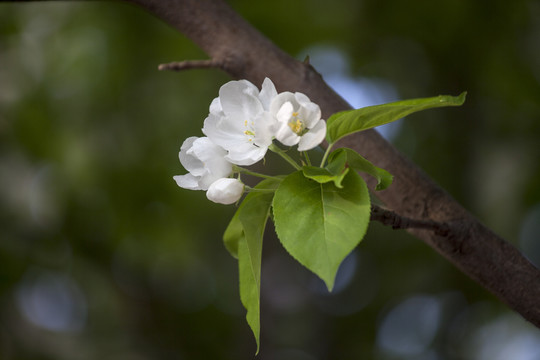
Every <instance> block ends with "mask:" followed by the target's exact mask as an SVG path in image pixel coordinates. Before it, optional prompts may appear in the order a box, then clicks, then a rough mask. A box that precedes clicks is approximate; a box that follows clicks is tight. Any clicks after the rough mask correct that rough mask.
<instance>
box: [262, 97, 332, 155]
mask: <svg viewBox="0 0 540 360" xmlns="http://www.w3.org/2000/svg"><path fill="white" fill-rule="evenodd" d="M270 113H272V115H273V116H274V117H275V118H276V119H277V122H278V125H277V129H276V133H275V137H276V139H277V140H279V141H280V142H281V143H282V144H284V145H287V146H293V145H296V144H298V151H306V150H310V149H313V148H314V147H316V146H317V145H319V144H320V143H321V142H322V141H323V140H324V137H325V135H326V122H325V121H324V120H322V119H321V109H320V108H319V105H317V104H315V103H313V102H311V101H310V100H309V98H308V97H307V96H306V95H304V94H302V93H299V92H297V93H294V94H293V93H291V92H283V93H280V94H279V95H277V96H276V97H275V98H274V99H273V100H272V103H271V104H270Z"/></svg>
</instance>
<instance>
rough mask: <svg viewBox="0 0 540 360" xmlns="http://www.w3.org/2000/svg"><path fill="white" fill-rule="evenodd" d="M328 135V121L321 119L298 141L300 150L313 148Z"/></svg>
mask: <svg viewBox="0 0 540 360" xmlns="http://www.w3.org/2000/svg"><path fill="white" fill-rule="evenodd" d="M325 136H326V122H325V121H324V120H320V121H319V122H318V123H317V124H316V125H315V126H314V127H313V128H312V129H310V130H309V131H308V132H307V133H305V134H304V135H303V136H302V138H301V139H300V142H299V143H298V151H306V150H310V149H313V148H314V147H316V146H317V145H319V144H320V143H321V142H322V141H323V140H324V137H325Z"/></svg>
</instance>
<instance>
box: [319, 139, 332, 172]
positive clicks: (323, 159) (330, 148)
mask: <svg viewBox="0 0 540 360" xmlns="http://www.w3.org/2000/svg"><path fill="white" fill-rule="evenodd" d="M332 146H334V144H333V143H332V144H328V147H327V148H326V151H325V152H324V155H323V158H322V160H321V165H320V166H319V167H321V168H323V167H324V164H325V163H326V159H327V158H328V155H329V154H330V150H332Z"/></svg>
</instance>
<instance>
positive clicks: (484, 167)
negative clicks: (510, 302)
mask: <svg viewBox="0 0 540 360" xmlns="http://www.w3.org/2000/svg"><path fill="white" fill-rule="evenodd" d="M230 3H231V5H232V6H233V7H234V8H235V9H236V10H238V11H239V12H240V13H241V14H242V15H243V16H244V17H246V18H247V19H248V20H249V21H250V22H251V23H252V24H253V25H254V26H256V27H257V28H259V29H260V30H261V31H262V32H263V33H265V34H266V35H267V36H268V37H270V38H271V39H272V40H273V41H274V42H275V43H276V44H277V45H278V46H280V47H281V48H283V49H284V50H285V51H287V52H288V53H290V54H291V55H292V56H294V57H296V58H298V59H303V58H304V57H305V56H306V55H310V58H311V62H312V63H313V64H314V66H315V67H316V68H317V69H318V70H319V71H320V72H321V73H322V74H323V76H324V77H325V79H326V80H327V81H328V82H329V83H330V84H331V85H332V86H333V87H334V88H335V89H336V90H337V91H338V92H339V93H340V94H341V95H342V96H343V97H345V98H346V99H347V100H348V101H349V102H350V103H351V104H352V105H354V106H355V107H360V106H366V105H371V104H378V103H383V102H388V101H394V100H398V99H407V98H413V97H425V96H434V95H438V94H452V95H457V94H459V93H460V92H462V91H464V90H466V91H468V98H467V102H466V104H465V105H464V106H463V107H461V108H451V109H450V108H447V109H438V110H431V111H428V112H424V113H419V114H416V115H413V116H410V117H409V118H407V119H405V120H402V121H400V122H399V123H396V124H393V125H391V126H386V127H383V128H381V131H382V133H383V134H384V136H386V137H387V138H388V139H389V140H390V141H392V142H393V143H394V144H395V146H397V147H398V148H399V149H401V150H402V151H403V152H404V153H405V154H407V155H408V156H409V157H411V158H412V159H413V160H414V161H415V162H416V163H418V164H419V165H420V166H421V167H422V168H423V169H424V170H425V171H426V172H427V173H428V174H429V175H431V176H432V177H433V178H434V180H435V181H437V182H438V183H439V184H441V185H442V186H443V187H444V188H446V189H447V190H448V191H449V192H450V193H451V194H452V195H453V196H454V197H455V198H456V199H458V200H459V201H460V202H461V203H462V204H463V205H464V206H465V207H466V208H468V209H470V211H471V212H472V213H474V214H475V215H477V216H478V217H479V218H480V219H481V221H483V222H484V223H485V224H486V225H487V226H489V227H490V228H492V229H493V230H494V231H495V232H497V233H498V234H500V235H501V236H503V237H505V238H506V239H507V240H508V241H510V242H512V243H513V244H515V245H516V246H517V247H519V248H520V249H522V251H523V252H524V253H525V254H526V255H527V256H528V257H529V258H530V259H531V261H533V262H534V263H536V264H537V265H540V236H539V234H540V187H539V184H540V161H539V155H540V3H539V2H538V1H527V0H514V1H499V0H490V1H486V0H477V1H469V0H441V1H428V0H422V1H406V2H405V1H399V0H390V1H384V2H381V1H376V0H363V1H356V0H339V1H332V2H328V1H306V0H304V1H295V2H291V1H285V0H271V1H270V0H261V1H257V2H253V1H248V0H234V1H230ZM205 57H206V56H205V55H204V54H203V53H202V52H201V51H200V50H199V49H198V48H197V47H196V46H195V45H193V44H192V43H191V42H190V41H189V40H187V39H186V38H185V37H183V35H181V34H179V33H178V32H176V31H175V30H174V29H172V28H170V27H169V26H168V25H165V24H164V23H162V22H161V21H160V20H158V19H156V18H154V17H153V16H151V15H149V14H147V13H145V12H144V11H142V10H141V9H139V8H136V7H134V6H131V5H126V4H122V3H116V2H112V3H107V2H99V3H93V2H82V3H78V2H77V3H73V2H69V3H68V2H52V3H24V4H22V3H18V4H17V3H4V4H0V358H1V359H5V360H11V359H21V360H22V359H40V360H41V359H43V360H45V359H54V360H63V359H66V360H67V359H69V360H79V359H81V360H83V359H116V360H124V359H125V360H128V359H129V360H144V359H249V358H252V357H253V354H254V351H255V344H254V340H253V338H252V335H251V333H250V330H249V328H248V327H247V324H246V323H245V321H244V311H243V308H242V306H241V304H240V300H239V296H238V284H237V268H236V265H237V264H236V261H235V260H234V259H233V258H231V257H230V256H229V254H228V253H227V251H226V250H225V248H224V247H223V244H222V241H221V236H222V233H223V230H224V229H225V227H226V225H227V223H228V220H229V219H230V217H231V216H232V214H233V212H234V206H222V205H217V204H213V203H211V202H209V201H207V200H206V198H205V196H204V193H203V192H195V191H188V190H183V189H180V188H178V187H177V186H176V184H175V182H174V181H173V180H172V176H173V175H177V174H182V173H184V172H185V170H184V169H183V168H182V167H181V165H180V163H179V162H178V157H177V154H178V150H179V147H180V145H181V144H182V142H183V140H184V139H185V138H186V137H188V136H200V135H201V132H200V128H201V127H202V121H203V120H204V118H205V117H206V115H207V113H208V106H209V104H210V102H211V100H212V99H213V98H214V97H215V96H216V95H217V92H218V89H219V87H220V86H221V85H222V84H223V83H225V82H226V81H228V80H229V77H228V76H227V75H226V74H224V73H222V72H220V71H218V70H194V71H189V72H183V73H163V72H158V71H157V65H158V64H160V63H164V62H169V61H175V60H183V59H200V58H205ZM257 85H260V84H257ZM274 160H276V159H269V161H268V163H270V162H273V161H274ZM267 166H269V167H270V166H274V165H267ZM271 169H272V171H281V170H280V168H279V167H275V166H274V167H272V168H271ZM285 169H286V170H287V171H288V169H287V168H285ZM268 230H269V231H268V233H267V235H266V237H265V244H264V258H263V279H262V281H263V285H262V339H261V340H262V347H261V353H260V355H259V358H260V359H264V360H266V359H280V360H288V359H299V360H314V359H382V360H386V359H389V360H391V359H415V360H416V359H420V360H441V359H481V360H483V359H486V360H487V359H489V360H509V359H511V360H534V359H540V331H539V330H538V329H536V328H535V327H533V326H532V325H530V324H528V323H527V322H525V321H524V320H522V319H521V318H520V317H519V316H518V315H516V314H514V313H513V312H511V311H510V310H508V309H507V308H506V307H505V306H504V305H502V304H501V303H500V302H499V301H498V300H497V299H495V298H494V297H493V296H492V295H491V294H489V293H488V292H487V291H485V290H484V289H482V288H480V287H479V286H478V285H477V284H476V283H474V282H472V281H471V280H469V279H468V278H467V277H466V276H464V275H463V274H461V273H460V272H459V271H457V270H456V269H455V268H454V267H453V266H452V265H450V264H449V263H448V262H447V261H446V260H444V259H443V258H442V257H441V256H439V255H438V254H436V253H435V252H434V251H433V250H432V249H430V248H429V247H427V246H426V245H425V244H424V243H422V242H421V241H420V240H418V239H415V238H413V237H412V236H410V235H408V234H407V233H406V232H402V231H392V230H391V229H388V228H384V227H382V226H380V225H379V224H372V225H371V227H370V229H369V232H368V234H367V236H366V238H365V239H364V241H363V242H362V243H361V244H360V246H359V247H358V249H357V250H356V251H355V252H354V253H353V254H352V255H351V256H349V257H348V258H347V259H346V261H345V262H344V264H343V265H342V267H341V269H340V272H339V275H338V280H337V285H336V289H335V292H334V293H333V294H328V293H327V292H326V291H325V290H324V286H323V285H322V283H321V282H320V281H319V280H318V279H316V278H315V277H314V276H313V275H311V274H310V273H309V272H308V271H307V270H305V269H304V268H302V267H301V266H300V265H299V264H297V263H295V262H294V260H292V259H290V258H289V257H288V256H287V255H286V253H285V251H284V250H283V248H282V247H281V245H280V244H279V241H278V240H277V239H276V238H275V236H274V235H273V234H272V229H271V228H270V229H268Z"/></svg>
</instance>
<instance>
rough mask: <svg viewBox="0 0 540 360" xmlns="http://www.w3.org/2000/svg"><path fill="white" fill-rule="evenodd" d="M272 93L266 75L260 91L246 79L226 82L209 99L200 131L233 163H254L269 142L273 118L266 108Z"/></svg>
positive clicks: (262, 153)
mask: <svg viewBox="0 0 540 360" xmlns="http://www.w3.org/2000/svg"><path fill="white" fill-rule="evenodd" d="M276 95H277V92H276V89H275V87H274V84H272V82H271V81H270V79H268V78H267V79H265V80H264V82H263V86H262V90H261V91H260V92H259V89H257V87H256V86H255V85H253V84H252V83H250V82H249V81H247V80H239V81H229V82H228V83H226V84H225V85H223V86H222V87H221V88H220V89H219V97H218V98H216V99H214V101H212V104H211V105H210V114H209V115H208V117H207V118H206V119H205V120H204V127H203V129H202V131H203V133H204V134H205V135H206V136H208V137H209V138H210V139H211V140H212V141H213V142H214V143H215V144H217V145H219V146H221V147H222V148H223V149H225V150H227V152H228V154H227V155H226V156H225V158H226V159H227V160H228V161H230V162H232V163H233V164H236V165H252V164H254V163H256V162H257V161H259V160H261V159H262V158H263V157H264V155H265V154H266V151H267V150H268V146H270V144H272V139H273V137H274V128H275V123H276V120H275V119H274V118H273V117H272V116H271V115H270V114H269V112H268V110H269V108H270V104H271V102H272V100H273V99H274V98H275V97H276Z"/></svg>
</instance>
